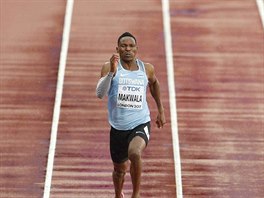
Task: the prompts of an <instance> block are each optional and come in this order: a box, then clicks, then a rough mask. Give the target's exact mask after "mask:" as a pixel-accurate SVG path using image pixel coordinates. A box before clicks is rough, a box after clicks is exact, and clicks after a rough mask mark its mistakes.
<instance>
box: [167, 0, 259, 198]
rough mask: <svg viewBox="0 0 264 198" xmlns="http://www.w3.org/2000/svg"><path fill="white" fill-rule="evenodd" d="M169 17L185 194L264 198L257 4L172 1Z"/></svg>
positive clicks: (251, 2) (216, 197)
mask: <svg viewBox="0 0 264 198" xmlns="http://www.w3.org/2000/svg"><path fill="white" fill-rule="evenodd" d="M171 15H172V16H171V17H172V32H173V38H174V39H173V46H174V57H175V62H174V64H175V66H176V73H175V78H176V89H177V102H178V103H177V107H178V118H179V131H180V134H179V136H180V142H181V157H182V175H183V189H184V192H183V194H184V197H185V198H193V197H201V198H203V197H214V198H218V197H219V198H223V197H232V198H233V197H243V198H246V197H256V198H260V197H263V195H264V191H263V188H262V187H261V184H262V183H263V177H262V176H261V175H263V167H264V162H263V143H264V139H263V112H264V106H263V101H264V87H263V84H264V81H263V79H264V69H263V65H264V58H263V54H264V43H263V29H262V26H261V20H260V19H259V14H258V10H257V6H256V2H255V1H254V0H248V1H243V2H242V1H238V0H231V1H210V0H202V1H199V2H197V1H195V0H189V1H183V0H179V1H173V2H171Z"/></svg>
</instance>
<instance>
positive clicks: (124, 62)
mask: <svg viewBox="0 0 264 198" xmlns="http://www.w3.org/2000/svg"><path fill="white" fill-rule="evenodd" d="M137 51H138V47H137V41H136V38H135V37H134V36H133V35H132V34H130V33H129V32H125V33H123V34H122V35H121V36H120V37H119V38H118V41H117V47H116V52H117V54H113V55H112V57H111V58H110V62H107V63H105V64H104V65H103V67H102V70H101V78H100V80H99V81H98V84H97V87H96V94H97V97H98V98H101V99H102V98H103V97H104V96H105V95H108V120H109V123H110V125H111V130H110V153H111V158H112V161H113V165H114V170H113V175H112V177H113V183H114V187H115V198H123V197H124V194H123V192H122V189H123V184H124V176H125V174H126V171H127V169H128V166H129V161H130V175H131V180H132V184H133V194H132V198H139V197H140V181H141V172H142V159H141V154H142V152H143V150H144V149H145V147H146V146H147V144H148V142H149V137H150V112H149V108H148V104H147V100H146V90H147V86H149V88H150V92H151V95H152V97H153V98H154V100H155V102H156V104H157V108H158V115H157V119H156V124H157V127H158V128H161V127H163V125H164V124H165V115H164V109H163V105H162V102H161V99H160V86H159V81H158V79H157V77H156V76H155V72H154V67H153V65H151V64H149V63H144V62H142V61H141V60H139V59H137V58H136V55H137Z"/></svg>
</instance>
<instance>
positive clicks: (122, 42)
mask: <svg viewBox="0 0 264 198" xmlns="http://www.w3.org/2000/svg"><path fill="white" fill-rule="evenodd" d="M137 49H138V48H137V40H136V38H135V37H134V36H133V35H132V34H131V33H129V32H125V33H123V34H122V35H121V36H119V38H118V40H117V47H116V51H117V53H119V56H120V58H121V59H122V60H123V61H125V62H130V61H132V60H134V59H135V57H136V54H137Z"/></svg>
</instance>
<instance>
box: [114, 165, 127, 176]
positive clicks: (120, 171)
mask: <svg viewBox="0 0 264 198" xmlns="http://www.w3.org/2000/svg"><path fill="white" fill-rule="evenodd" d="M127 168H128V162H124V163H122V164H116V163H114V171H113V174H114V175H115V176H117V177H124V176H125V174H126V171H127Z"/></svg>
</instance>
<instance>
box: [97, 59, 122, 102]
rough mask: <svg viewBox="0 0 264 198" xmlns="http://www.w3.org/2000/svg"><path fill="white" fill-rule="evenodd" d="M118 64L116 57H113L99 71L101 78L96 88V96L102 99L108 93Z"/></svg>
mask: <svg viewBox="0 0 264 198" xmlns="http://www.w3.org/2000/svg"><path fill="white" fill-rule="evenodd" d="M117 63H118V55H115V54H114V55H113V56H112V57H111V59H110V62H106V63H105V64H104V65H103V67H102V69H101V78H100V80H99V81H98V83H97V86H96V96H97V97H98V98H100V99H102V98H103V97H104V96H105V95H106V94H107V93H108V91H109V89H110V85H111V81H112V78H113V76H114V75H115V72H116V68H117Z"/></svg>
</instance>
